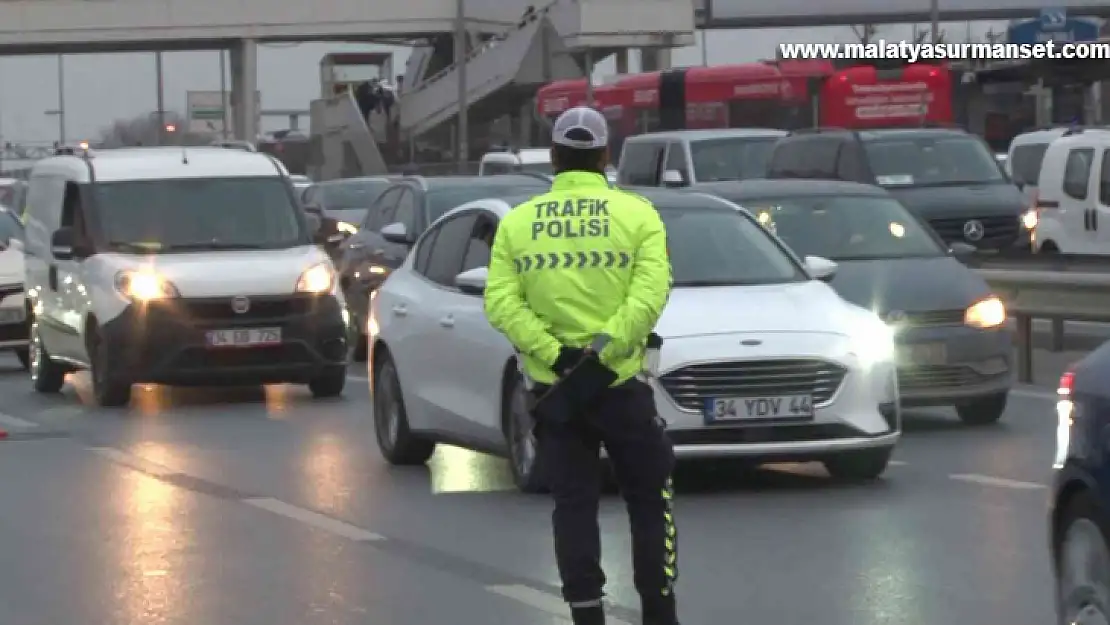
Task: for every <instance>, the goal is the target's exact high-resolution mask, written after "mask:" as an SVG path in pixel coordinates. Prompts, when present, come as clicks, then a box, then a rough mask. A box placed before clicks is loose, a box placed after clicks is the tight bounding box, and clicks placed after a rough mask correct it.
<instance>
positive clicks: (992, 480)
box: [948, 473, 1048, 490]
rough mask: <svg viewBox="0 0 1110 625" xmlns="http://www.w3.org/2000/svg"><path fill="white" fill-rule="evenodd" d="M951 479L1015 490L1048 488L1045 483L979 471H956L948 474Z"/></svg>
mask: <svg viewBox="0 0 1110 625" xmlns="http://www.w3.org/2000/svg"><path fill="white" fill-rule="evenodd" d="M948 479H950V480H956V481H959V482H969V483H972V484H979V485H981V486H996V487H998V488H1010V489H1013V490H1044V489H1046V488H1048V487H1047V486H1045V485H1044V484H1038V483H1036V482H1023V481H1021V480H1011V479H1007V478H1004V477H994V476H991V475H980V474H978V473H954V474H952V475H949V476H948Z"/></svg>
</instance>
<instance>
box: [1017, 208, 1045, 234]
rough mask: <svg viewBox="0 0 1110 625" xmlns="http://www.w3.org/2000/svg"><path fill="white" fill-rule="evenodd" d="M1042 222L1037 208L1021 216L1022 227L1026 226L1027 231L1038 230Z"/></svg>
mask: <svg viewBox="0 0 1110 625" xmlns="http://www.w3.org/2000/svg"><path fill="white" fill-rule="evenodd" d="M1040 220H1041V219H1040V215H1038V214H1037V209H1035V208H1031V209H1029V210H1027V211H1025V212H1024V213H1022V215H1021V225H1023V226H1025V229H1026V230H1032V229H1033V228H1036V227H1037V223H1038V222H1040Z"/></svg>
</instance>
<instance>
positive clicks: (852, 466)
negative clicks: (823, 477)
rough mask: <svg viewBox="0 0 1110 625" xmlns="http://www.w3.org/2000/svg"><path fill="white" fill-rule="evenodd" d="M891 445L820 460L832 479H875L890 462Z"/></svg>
mask: <svg viewBox="0 0 1110 625" xmlns="http://www.w3.org/2000/svg"><path fill="white" fill-rule="evenodd" d="M893 452H894V448H893V447H882V448H879V449H863V450H860V451H850V452H845V453H842V454H837V455H835V456H830V457H828V458H825V459H824V460H823V461H822V464H824V465H825V470H826V471H828V472H829V475H831V476H832V477H833V479H837V480H847V481H852V482H866V481H871V480H876V479H878V478H879V476H880V475H882V474H883V471H886V467H887V464H889V463H890V454H891V453H893Z"/></svg>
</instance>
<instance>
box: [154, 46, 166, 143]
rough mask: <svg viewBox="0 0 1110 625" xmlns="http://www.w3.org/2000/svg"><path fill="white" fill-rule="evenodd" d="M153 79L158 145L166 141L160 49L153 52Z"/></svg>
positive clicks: (164, 100) (164, 101) (164, 99)
mask: <svg viewBox="0 0 1110 625" xmlns="http://www.w3.org/2000/svg"><path fill="white" fill-rule="evenodd" d="M154 80H155V82H156V83H157V88H158V145H164V144H165V143H166V88H165V87H166V85H165V82H164V81H163V79H162V51H161V50H159V51H157V52H155V53H154Z"/></svg>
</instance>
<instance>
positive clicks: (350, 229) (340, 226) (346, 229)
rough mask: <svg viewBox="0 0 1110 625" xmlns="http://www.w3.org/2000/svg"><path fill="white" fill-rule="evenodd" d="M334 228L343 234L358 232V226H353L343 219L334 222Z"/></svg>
mask: <svg viewBox="0 0 1110 625" xmlns="http://www.w3.org/2000/svg"><path fill="white" fill-rule="evenodd" d="M335 229H336V230H338V231H339V232H342V233H343V234H354V233H356V232H358V226H353V225H351V224H349V223H347V222H345V221H337V222H335Z"/></svg>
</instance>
